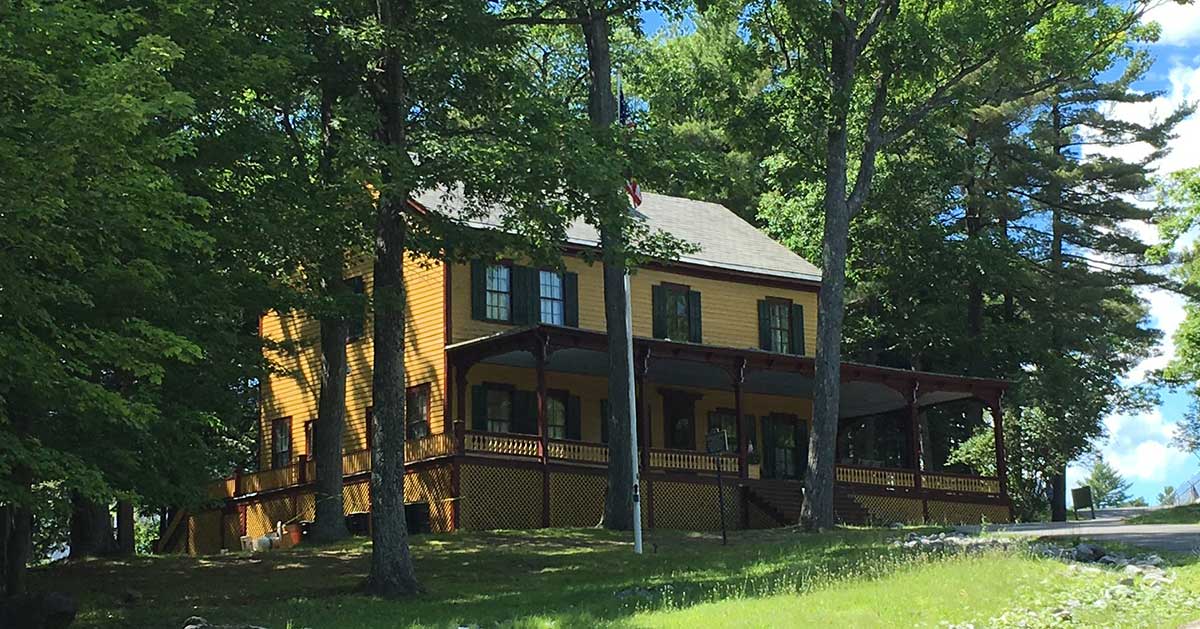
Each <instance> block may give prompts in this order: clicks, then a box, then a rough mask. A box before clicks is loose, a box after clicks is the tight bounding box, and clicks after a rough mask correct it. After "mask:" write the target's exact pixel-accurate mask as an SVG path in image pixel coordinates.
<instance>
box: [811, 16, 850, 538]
mask: <svg viewBox="0 0 1200 629" xmlns="http://www.w3.org/2000/svg"><path fill="white" fill-rule="evenodd" d="M834 22H835V25H836V21H834ZM853 39H854V36H853V34H851V33H843V34H842V35H841V36H839V35H837V34H835V35H834V36H833V37H831V39H830V42H831V44H832V46H831V53H832V54H831V58H830V62H831V65H830V67H831V72H830V75H831V79H832V80H833V87H832V95H833V101H834V102H833V104H832V105H831V116H830V119H829V120H828V121H826V125H827V128H826V135H825V202H824V209H825V232H824V237H823V239H822V244H821V289H820V292H819V293H818V294H817V297H818V300H819V302H818V303H817V356H816V361H815V365H814V373H813V429H812V432H811V433H810V434H809V448H808V473H807V474H806V475H805V478H804V503H803V506H802V507H801V509H800V524H801V526H802V527H803V528H804V529H806V530H820V529H828V528H831V527H833V482H834V463H835V458H836V454H837V453H836V450H837V432H838V414H839V410H840V406H841V362H842V325H843V323H844V321H845V316H846V304H845V291H846V250H847V246H848V242H849V239H850V206H849V204H848V202H847V201H848V199H847V196H846V181H847V178H846V169H847V164H846V153H847V147H848V143H849V142H848V139H849V138H848V130H847V127H846V124H847V119H848V116H849V106H850V105H849V104H850V98H851V93H852V91H853V84H854V65H855V57H856V54H857V51H856V50H855V49H854V45H853V43H852V40H853ZM860 176H861V175H860Z"/></svg>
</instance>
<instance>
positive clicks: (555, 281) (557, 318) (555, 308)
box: [538, 271, 566, 439]
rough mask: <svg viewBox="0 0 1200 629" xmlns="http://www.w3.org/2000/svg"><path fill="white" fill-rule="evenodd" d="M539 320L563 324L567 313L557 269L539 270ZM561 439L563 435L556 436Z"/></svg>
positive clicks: (561, 281) (561, 277) (560, 277)
mask: <svg viewBox="0 0 1200 629" xmlns="http://www.w3.org/2000/svg"><path fill="white" fill-rule="evenodd" d="M538 305H539V306H540V307H539V316H538V320H539V321H541V322H542V323H549V324H552V325H562V324H563V321H564V315H565V314H566V308H565V306H566V303H565V299H564V298H563V276H562V274H561V273H558V272H556V271H539V272H538ZM556 438H557V439H561V437H556Z"/></svg>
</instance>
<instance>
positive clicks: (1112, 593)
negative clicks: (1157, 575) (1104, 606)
mask: <svg viewBox="0 0 1200 629" xmlns="http://www.w3.org/2000/svg"><path fill="white" fill-rule="evenodd" d="M1130 596H1133V588H1131V587H1129V586H1128V585H1124V584H1118V585H1114V586H1112V587H1110V588H1108V589H1107V590H1104V598H1108V599H1113V598H1129V597H1130Z"/></svg>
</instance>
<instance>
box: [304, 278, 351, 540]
mask: <svg viewBox="0 0 1200 629" xmlns="http://www.w3.org/2000/svg"><path fill="white" fill-rule="evenodd" d="M336 266H337V273H336V276H335V275H331V274H330V273H329V272H327V273H326V275H325V277H326V282H327V286H329V287H331V288H332V290H333V291H334V292H336V291H337V287H338V286H339V285H340V284H341V283H342V278H341V267H342V265H341V258H340V256H339V257H338V263H337V265H336ZM332 270H333V269H328V270H327V271H332ZM348 328H349V325H348V323H347V321H346V320H345V319H344V318H341V317H325V318H323V319H322V320H321V391H320V395H319V398H318V403H317V421H316V423H314V424H313V427H312V438H313V444H312V454H313V457H314V459H315V462H316V475H317V478H316V487H315V491H314V493H315V494H316V496H315V499H316V517H315V518H314V520H313V524H312V527H311V528H310V529H309V536H310V537H311V539H312V540H313V541H314V542H317V543H325V542H332V541H336V540H340V539H344V538H346V537H349V536H350V531H349V529H347V528H346V514H345V511H344V508H343V504H342V478H343V470H342V433H343V432H344V430H345V425H346V337H347V334H348Z"/></svg>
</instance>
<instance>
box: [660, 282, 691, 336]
mask: <svg viewBox="0 0 1200 629" xmlns="http://www.w3.org/2000/svg"><path fill="white" fill-rule="evenodd" d="M651 311H652V315H653V326H652V327H653V333H654V337H655V338H660V339H668V340H672V341H687V342H692V343H700V342H701V341H702V339H703V334H702V332H701V307H700V291H694V290H691V289H690V288H688V287H687V286H684V285H681V284H670V283H666V282H664V283H662V284H658V285H656V286H653V287H651Z"/></svg>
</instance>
